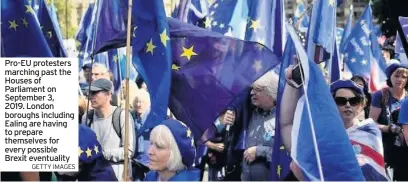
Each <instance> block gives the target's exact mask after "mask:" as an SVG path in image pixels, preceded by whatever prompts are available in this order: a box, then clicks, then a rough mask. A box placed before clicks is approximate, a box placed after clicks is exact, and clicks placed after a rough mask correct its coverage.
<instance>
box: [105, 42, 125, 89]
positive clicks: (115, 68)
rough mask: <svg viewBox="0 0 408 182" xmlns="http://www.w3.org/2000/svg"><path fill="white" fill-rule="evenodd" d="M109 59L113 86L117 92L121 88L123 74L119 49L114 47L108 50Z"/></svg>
mask: <svg viewBox="0 0 408 182" xmlns="http://www.w3.org/2000/svg"><path fill="white" fill-rule="evenodd" d="M108 61H109V70H110V71H111V72H112V75H113V87H114V90H115V92H117V91H118V90H119V89H120V85H121V82H122V77H121V76H122V75H121V74H120V71H121V70H120V62H119V54H118V50H117V49H112V50H109V51H108Z"/></svg>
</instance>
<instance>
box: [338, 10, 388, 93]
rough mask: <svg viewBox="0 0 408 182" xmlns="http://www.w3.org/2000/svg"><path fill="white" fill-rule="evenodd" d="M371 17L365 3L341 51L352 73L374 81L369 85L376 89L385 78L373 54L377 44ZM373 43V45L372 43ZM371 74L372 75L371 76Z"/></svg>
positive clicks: (382, 69)
mask: <svg viewBox="0 0 408 182" xmlns="http://www.w3.org/2000/svg"><path fill="white" fill-rule="evenodd" d="M373 27H374V25H373V18H372V11H371V7H370V5H367V7H366V9H365V10H364V12H363V14H362V15H361V17H360V18H359V19H358V21H357V22H356V24H355V26H354V28H353V30H352V31H351V33H350V35H349V36H348V37H347V39H346V40H345V42H344V45H343V47H342V50H341V52H343V53H344V63H345V64H346V65H347V68H348V69H349V70H350V72H351V73H352V74H353V75H360V76H364V77H366V78H368V79H370V82H372V83H376V85H372V84H371V83H370V87H371V89H372V90H376V89H378V88H379V87H380V85H381V82H384V81H385V80H386V76H385V72H384V68H383V67H384V66H381V64H380V60H379V59H377V57H376V56H375V55H374V51H375V50H373V47H374V46H379V45H378V43H377V42H376V41H375V40H376V39H375V38H373V37H372V36H373V32H372V30H373V29H374V28H373ZM372 44H375V45H372ZM372 76H373V77H372Z"/></svg>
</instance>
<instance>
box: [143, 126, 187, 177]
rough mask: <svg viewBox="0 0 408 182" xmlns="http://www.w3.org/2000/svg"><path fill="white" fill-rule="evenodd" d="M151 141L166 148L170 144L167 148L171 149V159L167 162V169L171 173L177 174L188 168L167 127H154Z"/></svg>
mask: <svg viewBox="0 0 408 182" xmlns="http://www.w3.org/2000/svg"><path fill="white" fill-rule="evenodd" d="M150 139H151V140H154V141H156V142H157V144H158V145H161V146H165V144H166V143H168V146H167V147H168V148H169V149H170V157H169V160H168V161H167V169H168V170H169V171H173V172H175V171H180V170H183V169H185V168H186V166H185V165H184V164H183V160H182V157H181V153H180V150H179V148H178V146H177V142H176V139H175V138H174V136H173V134H172V133H171V131H170V129H169V128H168V127H167V126H165V125H158V126H156V127H154V128H153V130H152V132H151V133H150Z"/></svg>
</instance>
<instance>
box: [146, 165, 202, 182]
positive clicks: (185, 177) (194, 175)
mask: <svg viewBox="0 0 408 182" xmlns="http://www.w3.org/2000/svg"><path fill="white" fill-rule="evenodd" d="M158 178H159V173H158V172H157V171H150V172H148V173H147V174H146V177H145V179H144V181H157V180H158ZM168 181H200V170H198V169H195V168H190V169H186V170H182V171H180V172H178V173H176V174H175V175H174V176H173V177H171V178H170V179H169V180H168Z"/></svg>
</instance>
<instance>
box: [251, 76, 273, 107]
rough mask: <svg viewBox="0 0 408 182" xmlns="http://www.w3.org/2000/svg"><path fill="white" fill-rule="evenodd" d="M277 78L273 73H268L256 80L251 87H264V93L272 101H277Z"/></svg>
mask: <svg viewBox="0 0 408 182" xmlns="http://www.w3.org/2000/svg"><path fill="white" fill-rule="evenodd" d="M278 84H279V77H278V75H276V74H275V73H274V72H273V71H268V72H266V73H265V74H264V75H262V76H261V77H260V78H258V80H256V81H255V82H254V84H253V86H258V87H265V89H266V92H267V93H268V95H269V96H271V97H272V98H273V100H275V101H276V100H277V97H278V96H277V95H278Z"/></svg>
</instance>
